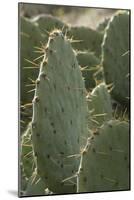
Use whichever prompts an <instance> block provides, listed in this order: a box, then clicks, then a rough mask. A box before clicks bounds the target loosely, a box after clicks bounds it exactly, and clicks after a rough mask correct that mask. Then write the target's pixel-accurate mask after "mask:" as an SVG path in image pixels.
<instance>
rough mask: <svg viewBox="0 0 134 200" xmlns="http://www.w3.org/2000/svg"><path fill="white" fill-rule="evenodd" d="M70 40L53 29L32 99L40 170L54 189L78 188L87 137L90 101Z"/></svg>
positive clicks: (34, 137) (57, 190)
mask: <svg viewBox="0 0 134 200" xmlns="http://www.w3.org/2000/svg"><path fill="white" fill-rule="evenodd" d="M85 93H86V91H85V86H84V81H83V79H82V75H81V71H80V68H79V66H78V63H77V60H76V57H75V54H74V52H73V50H72V48H71V44H70V42H69V40H66V39H65V37H64V35H63V34H62V32H61V31H54V32H52V33H51V34H50V38H49V41H48V44H47V47H46V54H45V56H44V59H43V62H42V63H41V66H40V73H39V76H38V79H37V81H36V88H35V96H34V99H33V118H32V142H33V146H34V154H35V156H36V159H37V169H38V174H39V175H40V176H41V178H42V180H44V181H45V183H46V186H47V187H48V188H49V189H50V190H51V191H53V192H54V193H72V192H73V193H74V192H76V179H75V178H74V179H70V177H73V176H74V177H75V172H76V171H77V169H78V166H79V159H78V158H77V156H76V155H77V154H79V151H80V146H82V144H84V142H85V138H87V134H88V130H87V115H88V110H87V102H86V98H85Z"/></svg>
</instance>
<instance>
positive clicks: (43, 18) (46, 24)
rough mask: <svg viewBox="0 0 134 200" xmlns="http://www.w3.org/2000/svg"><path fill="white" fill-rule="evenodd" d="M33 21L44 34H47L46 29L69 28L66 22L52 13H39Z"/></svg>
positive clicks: (49, 30)
mask: <svg viewBox="0 0 134 200" xmlns="http://www.w3.org/2000/svg"><path fill="white" fill-rule="evenodd" d="M32 21H33V22H34V23H36V24H37V26H38V27H39V29H40V31H41V32H42V33H43V34H46V31H48V32H51V31H53V30H54V29H61V30H62V29H63V30H64V29H66V28H67V25H66V24H65V23H64V22H62V21H61V20H59V19H58V18H56V17H53V16H51V15H45V14H41V15H37V16H36V17H34V18H33V19H32Z"/></svg>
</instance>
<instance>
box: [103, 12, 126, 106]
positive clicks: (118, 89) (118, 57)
mask: <svg viewBox="0 0 134 200" xmlns="http://www.w3.org/2000/svg"><path fill="white" fill-rule="evenodd" d="M129 50H130V44H129V14H128V12H125V11H122V12H119V13H116V14H115V15H114V16H113V17H112V18H111V20H110V21H109V23H108V26H107V28H106V30H105V35H104V40H103V44H102V65H103V68H104V76H105V80H106V83H107V84H110V83H113V85H114V89H113V91H112V93H111V94H112V96H113V98H114V99H115V100H117V101H119V102H120V103H121V104H128V103H129V101H128V98H129V64H130V63H129V60H130V54H129Z"/></svg>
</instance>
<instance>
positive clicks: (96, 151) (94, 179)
mask: <svg viewBox="0 0 134 200" xmlns="http://www.w3.org/2000/svg"><path fill="white" fill-rule="evenodd" d="M129 165H130V163H129V125H128V123H127V122H124V121H122V122H120V121H118V120H111V121H109V122H106V123H105V124H104V125H103V126H102V127H101V128H100V129H98V131H96V132H94V133H93V136H92V137H91V138H89V139H88V141H87V144H86V146H85V149H84V150H83V152H82V156H81V164H80V167H79V172H78V192H97V191H114V190H128V189H129V187H130V186H129V183H130V180H129Z"/></svg>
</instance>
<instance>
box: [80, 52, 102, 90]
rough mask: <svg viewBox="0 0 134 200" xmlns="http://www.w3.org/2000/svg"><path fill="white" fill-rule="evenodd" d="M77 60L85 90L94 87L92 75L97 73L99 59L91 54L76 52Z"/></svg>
mask: <svg viewBox="0 0 134 200" xmlns="http://www.w3.org/2000/svg"><path fill="white" fill-rule="evenodd" d="M77 60H78V63H79V65H80V66H81V70H82V76H83V77H84V79H85V87H86V89H87V90H89V89H91V88H93V87H95V85H96V83H95V80H94V78H93V74H94V73H95V72H96V71H97V69H98V65H99V63H100V61H99V59H98V58H97V57H96V56H95V55H94V53H91V52H78V53H77Z"/></svg>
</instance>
